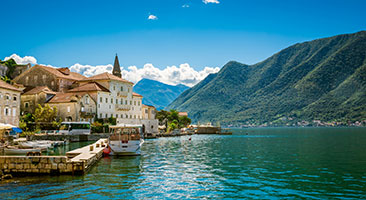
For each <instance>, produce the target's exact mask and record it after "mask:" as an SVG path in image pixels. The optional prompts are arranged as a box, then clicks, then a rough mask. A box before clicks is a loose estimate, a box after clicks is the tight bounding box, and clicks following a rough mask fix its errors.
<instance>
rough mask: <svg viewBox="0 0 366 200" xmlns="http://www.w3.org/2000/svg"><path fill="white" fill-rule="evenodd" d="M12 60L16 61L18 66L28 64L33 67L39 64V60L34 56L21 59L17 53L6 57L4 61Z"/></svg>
mask: <svg viewBox="0 0 366 200" xmlns="http://www.w3.org/2000/svg"><path fill="white" fill-rule="evenodd" d="M11 58H12V59H14V60H15V62H16V63H17V64H28V63H30V64H33V65H34V64H37V59H36V58H35V57H33V56H24V57H20V56H18V55H17V54H15V53H14V54H12V55H11V56H9V57H5V58H4V60H9V59H11Z"/></svg>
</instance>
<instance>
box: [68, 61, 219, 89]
mask: <svg viewBox="0 0 366 200" xmlns="http://www.w3.org/2000/svg"><path fill="white" fill-rule="evenodd" d="M112 69H113V66H112V65H111V64H108V65H98V66H91V65H81V64H79V63H77V64H75V65H72V66H71V67H70V70H71V71H73V72H78V73H80V74H83V75H85V76H93V75H96V74H99V73H103V72H106V71H107V72H111V71H112ZM219 70H220V68H218V67H215V68H212V67H205V68H204V69H203V70H201V71H196V70H195V69H193V68H192V67H191V66H190V65H189V64H187V63H185V64H181V65H179V67H177V66H174V65H173V66H168V67H166V68H165V69H159V68H156V67H154V66H153V65H152V64H150V63H147V64H145V65H144V67H143V68H137V67H136V66H130V67H128V68H127V69H124V68H121V71H122V77H123V78H124V79H126V80H129V81H132V82H134V83H137V82H138V81H140V80H141V79H143V78H148V79H152V80H156V81H160V82H162V83H166V84H169V85H177V84H184V85H187V86H189V87H192V86H194V85H195V84H197V83H198V82H200V81H201V80H203V79H204V78H206V76H207V75H208V74H210V73H216V72H218V71H219Z"/></svg>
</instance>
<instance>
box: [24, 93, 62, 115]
mask: <svg viewBox="0 0 366 200" xmlns="http://www.w3.org/2000/svg"><path fill="white" fill-rule="evenodd" d="M55 95H56V92H54V91H52V90H51V89H49V88H48V87H47V86H38V87H35V88H32V89H30V90H28V91H25V92H24V93H23V94H22V95H21V97H20V99H21V105H20V111H21V114H26V113H34V111H35V109H36V108H37V107H38V104H40V105H41V106H44V104H45V103H46V102H47V101H48V100H50V99H51V98H52V97H53V96H55Z"/></svg>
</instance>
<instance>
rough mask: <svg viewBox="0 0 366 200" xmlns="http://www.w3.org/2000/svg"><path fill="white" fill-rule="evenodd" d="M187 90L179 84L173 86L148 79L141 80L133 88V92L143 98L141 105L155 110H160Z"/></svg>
mask: <svg viewBox="0 0 366 200" xmlns="http://www.w3.org/2000/svg"><path fill="white" fill-rule="evenodd" d="M188 88H189V87H187V86H185V85H181V84H179V85H176V86H173V85H167V84H164V83H161V82H159V81H154V80H150V79H141V80H140V81H139V82H138V83H137V84H136V85H135V86H134V87H133V90H134V92H136V93H139V94H141V95H142V96H143V97H144V98H143V99H142V103H143V104H145V105H152V106H155V108H156V109H158V110H161V109H164V108H165V107H166V106H167V105H169V104H170V103H171V102H172V101H173V100H174V99H175V98H177V97H178V96H179V95H180V94H181V93H182V92H183V91H185V90H187V89H188Z"/></svg>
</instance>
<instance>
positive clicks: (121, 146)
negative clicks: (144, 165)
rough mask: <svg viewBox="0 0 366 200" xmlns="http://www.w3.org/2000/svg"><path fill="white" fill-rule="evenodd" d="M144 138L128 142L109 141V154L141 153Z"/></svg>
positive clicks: (126, 154)
mask: <svg viewBox="0 0 366 200" xmlns="http://www.w3.org/2000/svg"><path fill="white" fill-rule="evenodd" d="M143 143H144V140H142V139H141V140H130V141H128V142H127V143H122V141H113V140H112V141H109V144H108V145H109V147H110V148H111V152H110V154H109V155H119V156H135V155H141V145H142V144H143Z"/></svg>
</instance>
